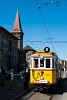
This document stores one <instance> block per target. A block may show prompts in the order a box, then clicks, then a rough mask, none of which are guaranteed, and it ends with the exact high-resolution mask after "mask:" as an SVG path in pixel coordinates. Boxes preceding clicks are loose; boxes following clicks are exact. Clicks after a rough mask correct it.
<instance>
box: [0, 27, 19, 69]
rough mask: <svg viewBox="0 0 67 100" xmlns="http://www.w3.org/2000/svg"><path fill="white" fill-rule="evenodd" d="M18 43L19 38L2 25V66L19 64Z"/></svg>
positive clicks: (0, 64) (0, 29) (0, 54)
mask: <svg viewBox="0 0 67 100" xmlns="http://www.w3.org/2000/svg"><path fill="white" fill-rule="evenodd" d="M15 40H16V41H15ZM17 45H18V41H17V38H15V37H14V36H13V35H12V34H11V33H10V32H8V31H7V30H5V29H4V28H2V27H0V66H6V67H8V68H11V67H12V66H16V65H17V60H18V54H17V51H18V49H17Z"/></svg>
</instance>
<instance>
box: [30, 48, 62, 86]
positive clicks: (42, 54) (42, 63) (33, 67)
mask: <svg viewBox="0 0 67 100" xmlns="http://www.w3.org/2000/svg"><path fill="white" fill-rule="evenodd" d="M30 60H31V64H30V84H32V85H35V86H38V87H41V86H42V87H48V86H51V85H54V84H57V82H58V81H59V79H60V78H61V63H60V60H59V58H58V56H57V55H56V53H54V52H52V51H50V48H49V47H45V48H44V50H38V51H37V52H35V53H34V54H33V55H31V59H30Z"/></svg>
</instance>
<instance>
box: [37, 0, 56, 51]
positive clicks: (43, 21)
mask: <svg viewBox="0 0 67 100" xmlns="http://www.w3.org/2000/svg"><path fill="white" fill-rule="evenodd" d="M36 3H37V6H38V8H39V12H40V15H41V17H42V20H43V22H44V25H45V28H46V31H47V33H48V36H49V39H50V41H51V38H50V34H49V31H48V29H47V26H46V23H45V20H44V18H43V15H42V12H41V9H40V5H39V4H38V1H37V0H36ZM52 47H53V49H54V46H53V43H52ZM54 50H55V49H54Z"/></svg>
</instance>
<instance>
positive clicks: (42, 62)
mask: <svg viewBox="0 0 67 100" xmlns="http://www.w3.org/2000/svg"><path fill="white" fill-rule="evenodd" d="M40 67H44V59H40Z"/></svg>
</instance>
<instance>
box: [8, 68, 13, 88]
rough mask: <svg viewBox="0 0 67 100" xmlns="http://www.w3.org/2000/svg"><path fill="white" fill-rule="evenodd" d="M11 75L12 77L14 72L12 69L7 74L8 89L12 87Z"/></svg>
mask: <svg viewBox="0 0 67 100" xmlns="http://www.w3.org/2000/svg"><path fill="white" fill-rule="evenodd" d="M13 77H14V73H13V69H11V70H10V72H9V74H8V78H7V81H8V89H9V90H12V89H13Z"/></svg>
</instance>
